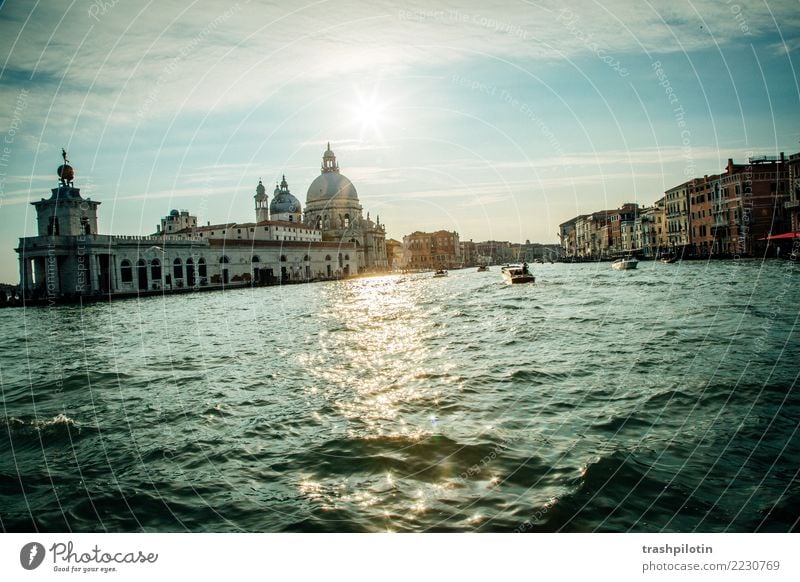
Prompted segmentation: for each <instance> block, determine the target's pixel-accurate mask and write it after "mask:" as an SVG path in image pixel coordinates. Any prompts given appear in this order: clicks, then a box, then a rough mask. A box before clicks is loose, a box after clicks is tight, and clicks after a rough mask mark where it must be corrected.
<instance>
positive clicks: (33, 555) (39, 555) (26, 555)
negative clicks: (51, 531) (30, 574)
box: [19, 542, 45, 570]
mask: <svg viewBox="0 0 800 582" xmlns="http://www.w3.org/2000/svg"><path fill="white" fill-rule="evenodd" d="M44 553H45V552H44V546H43V545H42V544H40V543H38V542H30V543H27V544H25V545H24V546H22V549H21V550H20V552H19V563H20V564H22V567H23V568H25V569H26V570H35V569H36V568H38V567H39V566H40V565H41V564H42V562H43V561H44Z"/></svg>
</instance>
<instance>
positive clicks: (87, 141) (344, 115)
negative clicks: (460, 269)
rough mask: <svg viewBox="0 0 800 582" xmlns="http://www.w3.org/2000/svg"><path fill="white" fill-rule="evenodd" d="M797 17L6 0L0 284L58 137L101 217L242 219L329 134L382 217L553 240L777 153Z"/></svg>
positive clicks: (792, 80)
mask: <svg viewBox="0 0 800 582" xmlns="http://www.w3.org/2000/svg"><path fill="white" fill-rule="evenodd" d="M798 32H800V10H798V4H797V2H796V1H767V2H747V3H744V2H740V3H737V2H734V1H733V0H731V1H728V0H715V1H711V0H699V1H692V2H683V1H681V0H673V1H670V2H647V1H645V2H641V3H631V2H627V1H623V0H606V1H603V2H580V3H579V2H572V3H570V2H567V3H564V2H539V1H520V2H511V1H503V2H492V1H491V0H487V1H482V2H475V3H469V2H460V3H457V2H450V3H442V2H440V3H436V4H431V3H426V2H419V3H412V2H402V1H401V2H389V1H378V2H369V3H367V2H364V3H356V2H347V1H341V0H340V1H337V2H331V1H318V2H303V1H301V2H294V3H285V2H278V3H268V2H258V1H255V0H253V1H249V2H248V1H240V2H238V3H237V2H216V1H213V2H212V1H197V2H193V3H187V2H185V1H182V2H165V1H159V2H155V1H153V2H150V3H134V2H125V1H122V0H119V1H116V2H115V1H114V0H106V1H104V2H103V1H100V0H95V1H92V2H89V1H82V0H80V1H79V0H76V1H74V2H72V3H68V2H56V1H39V2H31V1H21V0H12V1H7V2H5V3H3V4H2V6H1V7H0V47H2V48H1V49H0V59H2V61H0V65H1V66H2V68H0V81H1V82H0V93H1V95H0V97H1V99H0V103H1V105H0V133H2V134H3V135H2V136H1V137H0V139H1V140H4V143H3V144H0V146H2V147H4V148H6V149H5V150H0V153H1V154H3V156H2V158H0V282H13V283H16V282H17V280H18V269H17V264H16V255H15V253H14V251H13V248H14V247H15V245H16V243H17V240H18V238H19V237H22V236H31V235H33V234H35V221H34V214H33V208H32V207H31V206H30V205H29V204H27V202H29V201H31V200H38V199H39V198H41V197H47V196H49V188H52V187H53V186H54V185H55V168H56V167H57V166H58V164H59V162H60V151H61V147H65V148H66V149H67V151H68V152H69V154H70V159H71V162H72V164H73V165H74V166H75V168H76V174H77V176H76V186H78V187H80V188H81V189H82V192H83V194H84V196H90V197H92V198H93V199H94V200H99V201H101V202H102V205H101V206H100V228H101V232H103V233H112V234H138V233H142V234H147V233H150V232H152V231H154V230H155V225H156V224H157V223H158V221H159V219H160V218H161V216H163V215H165V214H166V213H168V212H169V210H170V209H171V208H185V209H188V210H191V211H193V212H195V213H197V214H198V216H199V218H200V220H201V221H203V222H205V221H212V222H222V221H247V220H252V219H253V215H254V213H253V210H252V208H253V201H252V196H253V194H254V193H255V186H256V184H257V182H258V179H259V178H260V177H261V178H263V180H264V182H265V183H266V184H268V185H269V184H273V183H274V182H275V181H277V180H280V176H281V174H286V178H287V180H288V182H289V185H290V188H291V189H292V192H293V193H294V194H295V195H296V196H297V197H298V198H299V199H300V201H301V202H304V201H305V193H306V189H307V187H308V185H309V184H310V183H311V181H312V180H313V179H314V177H315V176H316V175H317V174H318V172H319V165H320V161H321V155H322V152H323V150H324V148H325V143H326V142H327V141H329V140H330V142H331V144H332V147H333V149H334V151H335V152H336V154H337V157H338V161H339V164H340V167H341V171H342V173H343V174H345V175H347V176H348V177H349V178H350V179H351V180H352V181H353V182H354V184H355V185H356V188H357V189H358V192H359V196H360V199H361V203H362V205H363V206H364V210H365V212H366V211H369V212H370V214H371V215H372V216H373V217H374V216H375V215H380V218H381V221H382V222H383V223H385V224H386V227H387V232H388V235H389V236H391V237H394V238H398V239H400V238H402V236H403V235H404V234H408V233H410V232H412V231H414V230H433V229H439V228H444V229H448V230H456V231H458V232H459V234H460V235H461V237H462V239H473V240H476V241H477V240H485V239H489V238H495V239H502V240H512V241H523V240H525V239H530V240H532V241H541V242H555V241H556V240H557V239H556V236H555V233H556V230H557V226H558V224H559V223H560V222H563V221H564V220H567V219H569V218H571V217H572V216H574V215H575V214H578V213H581V212H588V211H592V210H598V209H601V208H613V207H617V206H619V205H620V204H621V203H623V202H626V201H637V202H639V203H641V204H651V203H652V202H654V201H655V200H656V199H658V198H659V197H660V196H661V195H662V194H663V192H664V190H665V189H666V188H669V187H670V186H673V185H675V184H677V183H680V182H682V181H683V180H685V179H686V177H687V176H693V175H703V174H711V173H715V172H718V171H720V169H721V168H722V167H723V166H724V165H725V162H726V160H727V158H728V157H733V158H734V159H737V160H743V159H744V158H745V156H746V155H747V154H748V153H753V154H776V153H777V152H780V151H784V152H786V153H787V154H788V153H794V152H797V151H800V143H798V140H800V84H799V82H798V73H797V70H796V68H795V59H797V57H798V55H799V54H800V52H799V51H798V49H800V34H798ZM656 63H660V65H659V66H655V64H656ZM668 90H669V93H668ZM679 112H680V113H679ZM268 191H269V190H268Z"/></svg>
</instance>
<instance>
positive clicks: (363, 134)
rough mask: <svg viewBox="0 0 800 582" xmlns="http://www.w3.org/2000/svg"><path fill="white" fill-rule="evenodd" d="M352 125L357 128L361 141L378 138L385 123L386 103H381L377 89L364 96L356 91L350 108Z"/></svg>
mask: <svg viewBox="0 0 800 582" xmlns="http://www.w3.org/2000/svg"><path fill="white" fill-rule="evenodd" d="M352 118H353V123H354V125H357V126H358V127H359V138H360V139H361V140H364V139H370V138H378V139H381V132H382V129H383V127H384V125H385V123H386V103H385V102H383V101H381V99H380V97H379V95H378V90H377V87H375V88H373V90H372V91H371V92H370V93H369V94H364V93H362V92H361V91H359V90H358V89H356V99H355V103H354V105H353V108H352Z"/></svg>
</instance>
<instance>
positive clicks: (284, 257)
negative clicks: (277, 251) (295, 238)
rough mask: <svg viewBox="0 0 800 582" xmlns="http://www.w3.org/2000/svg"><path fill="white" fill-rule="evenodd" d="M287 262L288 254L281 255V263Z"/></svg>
mask: <svg viewBox="0 0 800 582" xmlns="http://www.w3.org/2000/svg"><path fill="white" fill-rule="evenodd" d="M285 262H286V255H281V263H285Z"/></svg>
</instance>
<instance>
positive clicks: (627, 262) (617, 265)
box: [611, 257, 639, 271]
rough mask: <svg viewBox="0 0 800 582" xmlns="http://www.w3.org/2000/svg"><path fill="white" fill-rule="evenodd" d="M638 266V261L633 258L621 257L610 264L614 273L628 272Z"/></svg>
mask: <svg viewBox="0 0 800 582" xmlns="http://www.w3.org/2000/svg"><path fill="white" fill-rule="evenodd" d="M638 264H639V261H638V260H637V259H634V258H633V257H623V258H621V259H617V260H616V261H614V262H613V263H611V268H612V269H614V270H616V271H628V270H630V269H635V268H636V265H638Z"/></svg>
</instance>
